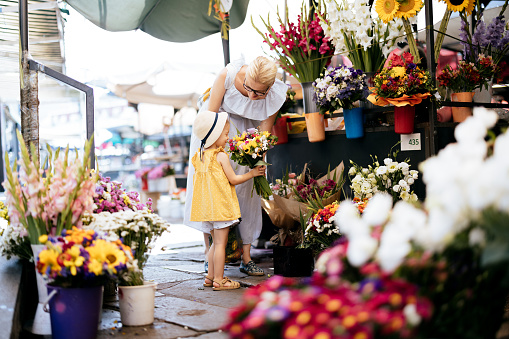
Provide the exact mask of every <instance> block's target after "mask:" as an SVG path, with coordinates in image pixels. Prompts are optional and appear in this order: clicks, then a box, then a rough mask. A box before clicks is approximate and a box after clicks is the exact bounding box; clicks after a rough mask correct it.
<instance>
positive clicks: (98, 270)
mask: <svg viewBox="0 0 509 339" xmlns="http://www.w3.org/2000/svg"><path fill="white" fill-rule="evenodd" d="M88 270H89V271H90V272H92V273H94V274H95V275H101V274H102V273H103V265H102V263H101V262H100V261H99V260H91V261H90V263H88Z"/></svg>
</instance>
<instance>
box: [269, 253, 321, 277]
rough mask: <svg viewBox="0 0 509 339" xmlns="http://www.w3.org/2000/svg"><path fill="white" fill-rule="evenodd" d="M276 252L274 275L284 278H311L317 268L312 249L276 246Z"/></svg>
mask: <svg viewBox="0 0 509 339" xmlns="http://www.w3.org/2000/svg"><path fill="white" fill-rule="evenodd" d="M273 251H274V274H277V275H282V276H283V277H310V276H311V275H312V274H313V270H314V268H315V261H314V258H313V253H312V252H311V249H308V248H296V247H293V246H276V247H274V248H273Z"/></svg>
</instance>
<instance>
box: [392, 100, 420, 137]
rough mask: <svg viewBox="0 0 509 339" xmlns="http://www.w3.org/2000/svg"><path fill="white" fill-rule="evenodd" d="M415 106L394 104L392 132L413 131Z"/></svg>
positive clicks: (405, 132) (407, 132)
mask: <svg viewBox="0 0 509 339" xmlns="http://www.w3.org/2000/svg"><path fill="white" fill-rule="evenodd" d="M414 118H415V106H410V105H405V106H394V132H396V133H398V134H410V133H413V132H414Z"/></svg>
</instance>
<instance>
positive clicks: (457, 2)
mask: <svg viewBox="0 0 509 339" xmlns="http://www.w3.org/2000/svg"><path fill="white" fill-rule="evenodd" d="M442 1H443V2H445V3H446V4H447V9H448V10H450V11H452V12H461V11H463V10H465V12H466V14H469V15H470V14H472V11H473V10H474V6H475V0H442Z"/></svg>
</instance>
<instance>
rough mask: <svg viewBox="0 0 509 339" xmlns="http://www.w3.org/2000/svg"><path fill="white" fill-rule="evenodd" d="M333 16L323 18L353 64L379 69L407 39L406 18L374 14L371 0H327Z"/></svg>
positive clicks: (328, 32) (339, 51) (326, 28)
mask: <svg viewBox="0 0 509 339" xmlns="http://www.w3.org/2000/svg"><path fill="white" fill-rule="evenodd" d="M324 3H325V4H326V6H327V14H328V16H329V20H323V21H320V25H321V26H322V28H323V30H324V31H325V34H326V36H327V37H328V38H329V39H330V40H331V41H332V43H333V44H334V46H335V48H336V54H342V55H347V56H348V58H349V59H350V61H351V62H352V64H353V66H354V67H355V68H358V69H362V70H363V71H364V72H377V71H378V70H380V68H381V67H382V65H383V63H384V61H385V59H386V58H387V56H388V55H389V53H390V51H391V50H393V49H394V48H395V47H396V44H397V43H398V42H401V41H403V40H404V34H405V32H404V29H403V21H401V19H396V20H394V21H391V22H387V23H384V22H383V21H382V20H380V18H374V17H373V15H372V13H371V8H370V6H369V1H367V0H358V1H347V0H342V1H335V0H324Z"/></svg>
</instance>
